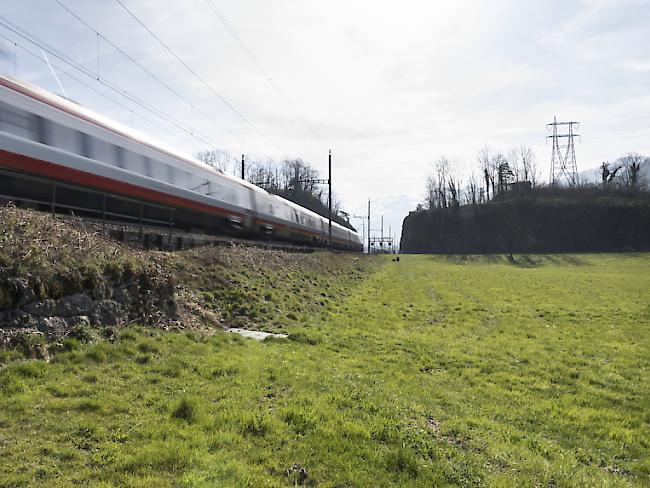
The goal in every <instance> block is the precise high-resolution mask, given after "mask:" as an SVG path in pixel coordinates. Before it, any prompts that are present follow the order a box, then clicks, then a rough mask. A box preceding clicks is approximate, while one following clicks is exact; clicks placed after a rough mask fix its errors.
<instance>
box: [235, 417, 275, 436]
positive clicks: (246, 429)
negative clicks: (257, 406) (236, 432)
mask: <svg viewBox="0 0 650 488" xmlns="http://www.w3.org/2000/svg"><path fill="white" fill-rule="evenodd" d="M240 424H241V428H242V432H243V433H244V434H249V435H254V436H258V437H263V436H265V435H266V434H267V432H268V431H269V430H270V426H269V423H268V421H267V420H266V418H265V417H264V416H263V415H255V414H253V415H248V416H246V417H243V418H242V419H241V420H240Z"/></svg>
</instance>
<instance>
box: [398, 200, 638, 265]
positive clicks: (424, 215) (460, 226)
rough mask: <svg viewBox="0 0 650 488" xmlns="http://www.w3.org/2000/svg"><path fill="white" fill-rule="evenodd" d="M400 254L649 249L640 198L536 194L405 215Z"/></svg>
mask: <svg viewBox="0 0 650 488" xmlns="http://www.w3.org/2000/svg"><path fill="white" fill-rule="evenodd" d="M401 246H402V247H401V251H402V252H404V253H512V252H614V251H638V250H648V249H650V198H649V197H648V194H646V193H638V194H626V193H623V192H608V193H603V192H602V190H601V189H598V188H586V189H578V190H571V189H539V190H536V191H534V192H532V193H530V194H525V195H506V197H505V198H500V199H497V200H494V201H491V202H488V203H485V204H480V205H466V206H461V207H454V208H445V209H433V210H423V211H419V212H411V213H410V214H409V215H408V216H407V217H406V218H405V219H404V224H403V227H402V240H401Z"/></svg>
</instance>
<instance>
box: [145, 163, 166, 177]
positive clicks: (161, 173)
mask: <svg viewBox="0 0 650 488" xmlns="http://www.w3.org/2000/svg"><path fill="white" fill-rule="evenodd" d="M147 161H148V162H149V164H148V170H147V176H151V177H152V178H153V179H155V180H159V181H167V165H166V164H165V163H161V162H160V161H156V160H155V159H150V158H147Z"/></svg>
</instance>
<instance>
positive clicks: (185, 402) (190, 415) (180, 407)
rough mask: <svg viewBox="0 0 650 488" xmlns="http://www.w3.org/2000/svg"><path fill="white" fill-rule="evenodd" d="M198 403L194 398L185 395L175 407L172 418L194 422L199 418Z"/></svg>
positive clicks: (189, 422)
mask: <svg viewBox="0 0 650 488" xmlns="http://www.w3.org/2000/svg"><path fill="white" fill-rule="evenodd" d="M198 410H199V408H198V403H197V401H196V400H195V399H193V398H188V397H183V398H181V399H180V400H179V402H178V403H177V404H176V406H175V407H174V410H173V411H172V418H175V419H177V420H184V421H185V422H187V423H188V424H193V423H194V422H196V420H197V418H198Z"/></svg>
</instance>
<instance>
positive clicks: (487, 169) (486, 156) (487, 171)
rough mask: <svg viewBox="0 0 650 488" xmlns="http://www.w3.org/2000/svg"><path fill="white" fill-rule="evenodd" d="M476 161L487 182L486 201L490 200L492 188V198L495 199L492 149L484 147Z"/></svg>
mask: <svg viewBox="0 0 650 488" xmlns="http://www.w3.org/2000/svg"><path fill="white" fill-rule="evenodd" d="M476 159H477V160H478V163H479V167H480V168H481V173H482V175H483V180H484V181H485V195H486V199H487V200H489V199H490V188H492V196H493V197H494V180H495V177H496V173H495V171H494V165H493V164H492V158H491V157H490V149H489V148H488V147H487V146H483V148H482V149H481V150H480V151H479V152H478V155H477V156H476Z"/></svg>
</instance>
